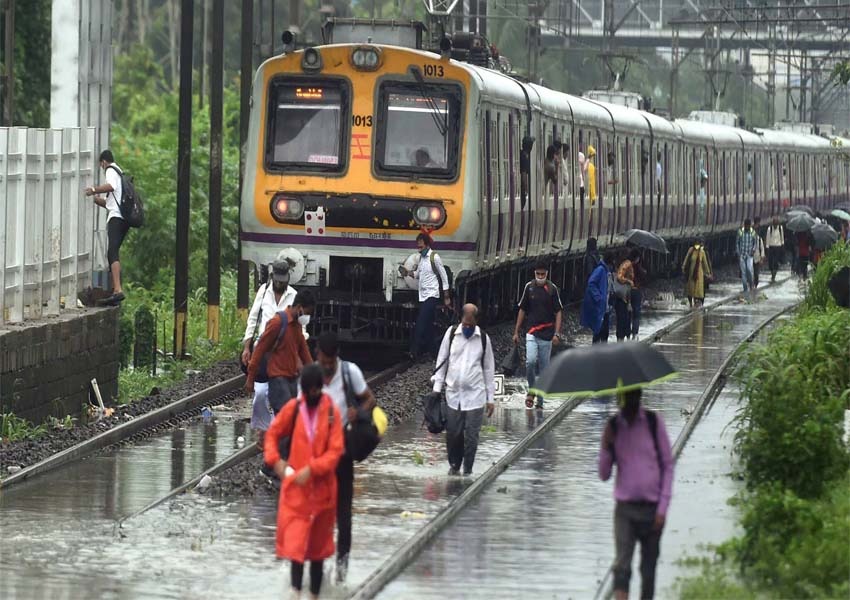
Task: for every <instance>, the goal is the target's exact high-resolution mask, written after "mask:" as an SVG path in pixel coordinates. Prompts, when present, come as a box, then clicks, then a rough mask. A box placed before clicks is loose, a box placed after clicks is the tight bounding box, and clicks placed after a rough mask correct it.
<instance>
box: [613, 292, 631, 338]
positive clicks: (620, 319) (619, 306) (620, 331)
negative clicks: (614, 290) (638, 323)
mask: <svg viewBox="0 0 850 600" xmlns="http://www.w3.org/2000/svg"><path fill="white" fill-rule="evenodd" d="M614 312H615V314H616V315H617V339H618V340H622V339H623V338H627V337H629V335H630V334H631V332H632V315H631V313H630V312H629V305H628V304H626V302H625V301H624V300H623V299H621V298H620V297H619V296H617V298H615V299H614Z"/></svg>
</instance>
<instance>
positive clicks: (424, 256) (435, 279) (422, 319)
mask: <svg viewBox="0 0 850 600" xmlns="http://www.w3.org/2000/svg"><path fill="white" fill-rule="evenodd" d="M432 244H433V240H432V239H431V236H430V235H428V234H425V233H420V234H419V235H417V236H416V247H417V248H418V249H419V264H418V265H417V266H416V267H415V268H414V270H413V271H408V270H407V269H405V268H404V267H399V268H398V270H399V273H400V274H401V276H402V277H407V276H408V275H410V276H411V277H413V278H414V279H418V280H419V313H418V314H417V315H416V326H415V328H414V330H413V340H412V341H411V345H410V354H411V355H412V357H413V359H414V360H415V359H416V358H418V357H419V356H421V355H422V354H428V353H430V352H433V351H434V318H435V316H436V314H437V306H438V305H439V303H440V295H441V294H442V296H443V301H444V302H445V304H446V306H451V304H452V301H451V295H450V290H449V278H448V275H446V268H445V267H444V266H443V261H442V259H441V258H440V255H439V254H437V253H436V252H434V250H432V249H431V245H432Z"/></svg>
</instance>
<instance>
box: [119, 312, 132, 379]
mask: <svg viewBox="0 0 850 600" xmlns="http://www.w3.org/2000/svg"><path fill="white" fill-rule="evenodd" d="M118 351H119V352H120V356H119V357H118V358H119V360H118V362H119V363H120V364H121V368H122V369H126V368H127V367H128V366H129V365H130V357H131V356H132V355H133V321H132V320H130V317H129V316H127V313H124V312H122V313H121V316H120V317H119V319H118Z"/></svg>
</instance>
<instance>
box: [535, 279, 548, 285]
mask: <svg viewBox="0 0 850 600" xmlns="http://www.w3.org/2000/svg"><path fill="white" fill-rule="evenodd" d="M534 281H536V282H537V285H543V284H544V283H546V278H545V277H535V278H534Z"/></svg>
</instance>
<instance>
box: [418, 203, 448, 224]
mask: <svg viewBox="0 0 850 600" xmlns="http://www.w3.org/2000/svg"><path fill="white" fill-rule="evenodd" d="M413 220H414V221H416V224H417V225H428V226H431V227H442V226H443V224H444V223H445V222H446V209H445V208H443V205H442V204H430V203H428V204H420V205H419V206H417V207H416V209H415V210H414V211H413Z"/></svg>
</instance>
